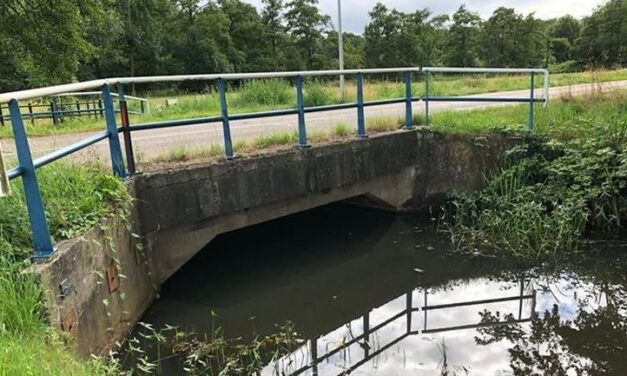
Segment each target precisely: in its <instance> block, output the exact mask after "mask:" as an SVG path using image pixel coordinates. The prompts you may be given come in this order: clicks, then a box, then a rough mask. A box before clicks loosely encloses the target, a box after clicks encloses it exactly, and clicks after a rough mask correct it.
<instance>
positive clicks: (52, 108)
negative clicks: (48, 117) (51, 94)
mask: <svg viewBox="0 0 627 376" xmlns="http://www.w3.org/2000/svg"><path fill="white" fill-rule="evenodd" d="M56 107H57V106H55V103H54V102H53V101H50V113H51V114H52V124H53V125H58V124H59V119H58V118H57V112H56Z"/></svg>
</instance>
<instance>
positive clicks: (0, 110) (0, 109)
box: [0, 105, 4, 127]
mask: <svg viewBox="0 0 627 376" xmlns="http://www.w3.org/2000/svg"><path fill="white" fill-rule="evenodd" d="M0 124H2V126H3V127H4V114H3V113H2V105H0Z"/></svg>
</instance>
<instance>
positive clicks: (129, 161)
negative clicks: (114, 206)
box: [118, 84, 135, 175]
mask: <svg viewBox="0 0 627 376" xmlns="http://www.w3.org/2000/svg"><path fill="white" fill-rule="evenodd" d="M118 99H119V103H120V120H121V122H122V132H123V134H124V151H125V153H126V166H127V167H128V174H129V175H134V174H135V154H134V153H133V140H132V139H131V128H130V119H129V118H128V105H127V103H126V98H125V97H124V85H122V84H118Z"/></svg>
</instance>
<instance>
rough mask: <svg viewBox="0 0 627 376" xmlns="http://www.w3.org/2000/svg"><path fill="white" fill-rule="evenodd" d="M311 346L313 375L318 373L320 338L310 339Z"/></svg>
mask: <svg viewBox="0 0 627 376" xmlns="http://www.w3.org/2000/svg"><path fill="white" fill-rule="evenodd" d="M309 347H310V348H311V368H312V373H313V375H314V376H315V375H318V339H317V338H313V339H310V340H309Z"/></svg>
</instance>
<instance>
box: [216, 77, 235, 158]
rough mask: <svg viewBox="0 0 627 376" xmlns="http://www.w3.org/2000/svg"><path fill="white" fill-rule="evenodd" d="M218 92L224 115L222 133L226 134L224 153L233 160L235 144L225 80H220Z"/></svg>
mask: <svg viewBox="0 0 627 376" xmlns="http://www.w3.org/2000/svg"><path fill="white" fill-rule="evenodd" d="M218 91H219V92H220V110H221V114H222V133H223V134H224V152H225V154H226V159H233V158H235V155H234V154H233V142H232V140H231V127H230V125H229V111H228V108H227V106H226V88H225V84H224V80H223V79H222V78H221V79H219V80H218Z"/></svg>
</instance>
